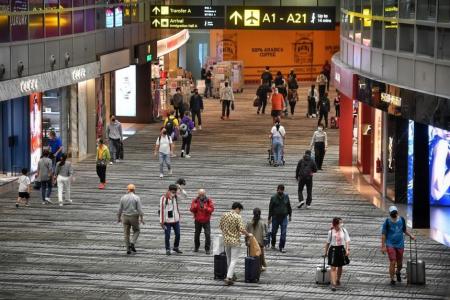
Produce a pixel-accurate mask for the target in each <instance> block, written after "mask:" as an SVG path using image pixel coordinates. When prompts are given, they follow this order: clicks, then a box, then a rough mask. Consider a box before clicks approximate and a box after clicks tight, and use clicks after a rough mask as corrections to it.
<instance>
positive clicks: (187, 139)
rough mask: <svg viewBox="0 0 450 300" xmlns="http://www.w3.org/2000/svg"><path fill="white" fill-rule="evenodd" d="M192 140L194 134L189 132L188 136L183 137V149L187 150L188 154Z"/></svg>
mask: <svg viewBox="0 0 450 300" xmlns="http://www.w3.org/2000/svg"><path fill="white" fill-rule="evenodd" d="M191 142H192V134H190V133H189V134H188V136H187V137H184V138H183V143H182V144H181V151H185V153H186V154H189V151H190V149H191Z"/></svg>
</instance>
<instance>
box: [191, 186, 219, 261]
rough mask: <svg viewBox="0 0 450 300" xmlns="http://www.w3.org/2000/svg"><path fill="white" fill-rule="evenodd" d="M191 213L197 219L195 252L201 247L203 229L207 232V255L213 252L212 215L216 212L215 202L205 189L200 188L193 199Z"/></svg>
mask: <svg viewBox="0 0 450 300" xmlns="http://www.w3.org/2000/svg"><path fill="white" fill-rule="evenodd" d="M190 210H191V213H192V214H193V215H194V220H195V235H194V252H198V249H199V248H200V233H201V232H202V229H203V231H204V233H205V252H206V254H207V255H209V254H211V252H210V249H211V224H210V221H211V215H212V213H213V212H214V202H213V200H212V199H211V198H209V197H208V196H207V195H206V191H205V190H204V189H199V190H198V196H197V198H195V199H193V200H192V203H191V209H190Z"/></svg>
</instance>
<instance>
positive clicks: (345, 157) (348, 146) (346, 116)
mask: <svg viewBox="0 0 450 300" xmlns="http://www.w3.org/2000/svg"><path fill="white" fill-rule="evenodd" d="M352 152H353V100H352V99H351V98H349V97H347V96H345V95H344V94H341V116H340V118H339V165H340V166H351V165H352V160H353V153H352Z"/></svg>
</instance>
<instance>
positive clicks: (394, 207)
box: [389, 205, 398, 213]
mask: <svg viewBox="0 0 450 300" xmlns="http://www.w3.org/2000/svg"><path fill="white" fill-rule="evenodd" d="M393 211H398V209H397V207H396V206H394V205H392V206H391V207H389V213H391V212H393Z"/></svg>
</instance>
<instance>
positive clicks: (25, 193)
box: [16, 168, 31, 208]
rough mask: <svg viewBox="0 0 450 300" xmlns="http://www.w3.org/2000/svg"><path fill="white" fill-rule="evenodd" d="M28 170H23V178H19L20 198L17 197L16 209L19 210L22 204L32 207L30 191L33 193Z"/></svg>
mask: <svg viewBox="0 0 450 300" xmlns="http://www.w3.org/2000/svg"><path fill="white" fill-rule="evenodd" d="M27 174H28V169H27V168H23V169H22V176H20V177H19V181H18V182H19V197H17V201H16V208H19V204H20V203H25V206H30V204H29V199H30V191H31V187H30V185H31V180H30V178H28V176H27Z"/></svg>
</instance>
